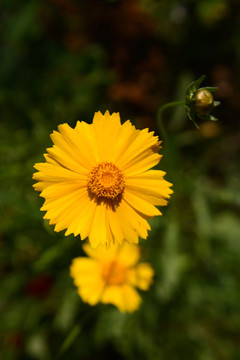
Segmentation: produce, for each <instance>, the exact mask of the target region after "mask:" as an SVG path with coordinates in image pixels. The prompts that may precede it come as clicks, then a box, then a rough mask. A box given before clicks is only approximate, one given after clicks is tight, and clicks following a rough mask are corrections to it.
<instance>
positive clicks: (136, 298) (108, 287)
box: [70, 242, 154, 312]
mask: <svg viewBox="0 0 240 360" xmlns="http://www.w3.org/2000/svg"><path fill="white" fill-rule="evenodd" d="M83 247H84V250H85V252H86V253H87V255H89V257H78V258H75V259H74V260H73V263H72V265H71V267H70V274H71V276H72V277H73V279H74V283H75V285H76V286H77V288H78V294H79V295H80V296H81V298H82V300H83V301H84V302H87V303H89V304H90V305H96V304H97V303H98V302H102V303H104V304H113V305H115V306H117V308H118V309H119V310H120V311H121V312H126V311H127V312H133V311H135V310H137V309H138V308H139V305H140V303H141V297H140V295H139V293H138V292H137V290H136V289H135V288H139V289H141V290H148V288H149V286H150V284H151V282H152V278H153V274H154V272H153V269H152V267H151V266H150V265H149V264H148V263H144V262H140V263H138V261H139V258H140V250H139V247H138V246H136V245H130V244H127V243H126V242H125V243H124V244H123V245H122V246H119V245H116V244H115V245H113V246H112V247H111V248H109V249H107V248H106V247H104V246H101V245H100V246H99V247H98V248H97V249H93V248H92V247H91V246H90V245H89V244H85V245H84V246H83Z"/></svg>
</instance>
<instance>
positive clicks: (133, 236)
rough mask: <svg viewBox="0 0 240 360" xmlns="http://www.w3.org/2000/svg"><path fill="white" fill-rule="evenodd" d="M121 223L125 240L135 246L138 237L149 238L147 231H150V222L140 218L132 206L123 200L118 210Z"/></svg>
mask: <svg viewBox="0 0 240 360" xmlns="http://www.w3.org/2000/svg"><path fill="white" fill-rule="evenodd" d="M116 213H117V216H118V219H119V222H120V224H121V227H122V232H123V234H124V238H125V239H126V240H127V241H128V242H129V243H133V244H137V243H138V236H141V237H142V238H143V239H146V238H147V235H148V233H147V230H150V226H149V224H148V222H147V221H146V220H145V219H144V218H143V217H142V216H140V215H139V214H138V213H137V212H136V211H135V210H134V209H133V208H132V207H131V206H129V205H128V204H127V203H126V202H125V201H124V200H122V202H121V204H120V206H119V207H118V208H117V209H116Z"/></svg>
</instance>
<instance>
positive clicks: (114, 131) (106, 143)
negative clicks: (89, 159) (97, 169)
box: [93, 111, 121, 161]
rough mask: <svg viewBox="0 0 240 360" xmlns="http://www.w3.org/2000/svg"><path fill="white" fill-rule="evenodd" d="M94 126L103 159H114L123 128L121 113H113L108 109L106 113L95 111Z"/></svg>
mask: <svg viewBox="0 0 240 360" xmlns="http://www.w3.org/2000/svg"><path fill="white" fill-rule="evenodd" d="M93 127H94V132H95V138H96V143H97V146H98V152H99V154H100V158H101V161H113V159H114V150H115V149H116V141H117V139H118V138H119V132H120V130H121V122H120V116H119V113H113V114H112V115H110V114H109V112H108V111H106V112H105V114H104V115H102V114H101V112H100V111H99V112H97V113H95V115H94V118H93Z"/></svg>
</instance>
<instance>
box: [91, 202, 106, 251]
mask: <svg viewBox="0 0 240 360" xmlns="http://www.w3.org/2000/svg"><path fill="white" fill-rule="evenodd" d="M89 242H90V244H91V246H92V247H93V248H96V247H97V246H98V245H99V244H103V245H107V244H109V238H108V236H107V219H106V205H105V204H104V202H101V203H100V204H96V211H95V214H94V218H93V221H92V224H91V229H90V233H89Z"/></svg>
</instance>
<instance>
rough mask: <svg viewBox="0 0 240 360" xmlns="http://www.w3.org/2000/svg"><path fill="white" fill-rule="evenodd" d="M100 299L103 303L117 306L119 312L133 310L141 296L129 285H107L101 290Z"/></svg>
mask: <svg viewBox="0 0 240 360" xmlns="http://www.w3.org/2000/svg"><path fill="white" fill-rule="evenodd" d="M101 301H102V303H104V304H113V305H115V306H117V308H118V309H119V310H120V311H121V312H126V311H128V312H133V311H135V310H137V309H138V308H139V305H140V303H141V298H140V296H139V294H138V293H137V291H136V290H135V289H134V288H132V287H131V286H129V285H123V286H109V287H107V288H105V290H104V291H103V294H102V297H101Z"/></svg>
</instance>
